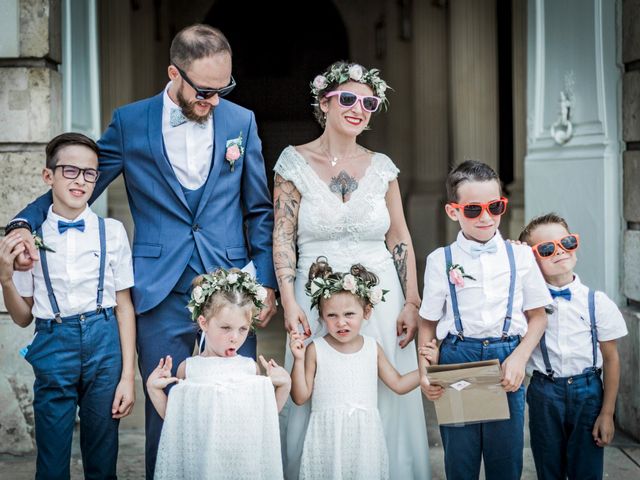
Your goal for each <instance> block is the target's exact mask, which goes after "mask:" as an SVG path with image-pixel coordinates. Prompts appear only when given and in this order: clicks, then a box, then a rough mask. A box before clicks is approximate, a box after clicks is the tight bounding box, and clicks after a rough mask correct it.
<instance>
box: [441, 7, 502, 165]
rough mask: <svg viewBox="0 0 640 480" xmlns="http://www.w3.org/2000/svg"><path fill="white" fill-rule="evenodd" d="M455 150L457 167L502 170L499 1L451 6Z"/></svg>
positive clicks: (452, 113)
mask: <svg viewBox="0 0 640 480" xmlns="http://www.w3.org/2000/svg"><path fill="white" fill-rule="evenodd" d="M449 10H450V12H449V42H450V44H449V45H450V49H451V50H450V55H449V65H450V70H451V137H452V142H451V150H452V159H453V163H454V164H458V163H461V162H463V161H464V160H469V159H475V160H480V161H482V162H485V163H487V164H489V165H491V166H492V167H493V168H494V169H496V170H497V167H498V49H497V19H496V0H484V1H482V2H478V1H477V0H451V1H450V2H449Z"/></svg>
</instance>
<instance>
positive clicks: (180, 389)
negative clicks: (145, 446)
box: [154, 356, 282, 480]
mask: <svg viewBox="0 0 640 480" xmlns="http://www.w3.org/2000/svg"><path fill="white" fill-rule="evenodd" d="M185 376H186V379H185V380H183V381H181V382H179V383H178V384H177V385H176V386H174V387H173V388H172V389H171V391H170V393H169V400H168V403H167V412H166V415H165V419H164V425H163V427H162V435H161V436H160V444H159V446H158V459H157V462H156V469H155V477H154V478H155V479H156V480H158V479H162V480H164V479H185V480H190V479H193V480H196V479H198V480H200V479H216V480H217V479H220V480H223V479H224V480H236V479H247V480H248V479H252V480H253V479H264V480H271V479H278V478H282V459H281V456H280V441H279V440H280V438H279V429H278V408H277V406H276V400H275V395H274V390H273V385H272V384H271V380H269V378H268V377H264V376H261V375H256V363H255V362H254V361H253V360H252V359H250V358H246V357H242V356H236V357H230V358H223V357H200V356H197V357H191V358H188V359H187V368H186V374H185Z"/></svg>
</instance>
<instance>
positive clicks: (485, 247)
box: [470, 242, 498, 258]
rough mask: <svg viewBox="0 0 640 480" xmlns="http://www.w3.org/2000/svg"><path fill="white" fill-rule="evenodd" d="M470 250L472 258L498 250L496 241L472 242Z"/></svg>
mask: <svg viewBox="0 0 640 480" xmlns="http://www.w3.org/2000/svg"><path fill="white" fill-rule="evenodd" d="M470 250H471V252H470V253H471V256H472V257H473V258H478V257H479V256H480V255H482V254H483V253H496V252H497V251H498V246H497V245H496V242H487V243H472V244H471V249H470Z"/></svg>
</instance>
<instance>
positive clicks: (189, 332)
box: [136, 290, 256, 479]
mask: <svg viewBox="0 0 640 480" xmlns="http://www.w3.org/2000/svg"><path fill="white" fill-rule="evenodd" d="M189 298H190V292H189V291H186V292H179V291H175V290H174V291H172V292H171V293H170V294H169V296H168V297H167V298H165V299H164V300H163V301H162V302H161V303H160V304H159V305H158V306H156V307H154V308H152V309H151V310H149V311H147V312H144V313H141V314H138V316H137V317H136V324H137V329H138V336H137V339H138V364H139V367H140V373H141V375H142V380H143V385H144V392H145V397H146V399H145V464H146V465H145V466H146V477H147V478H148V479H153V472H154V469H155V464H156V456H157V453H158V443H159V442H160V433H161V432H162V418H160V415H158V412H156V409H155V408H154V406H153V404H152V403H151V400H149V396H148V395H147V386H146V385H147V378H148V377H149V375H150V374H151V372H152V371H153V370H154V369H155V368H156V367H157V366H158V362H159V361H160V359H161V358H164V357H165V356H166V355H171V357H172V358H173V374H174V375H175V374H176V370H177V368H178V366H179V365H180V364H181V363H182V361H183V360H185V359H186V358H187V357H190V356H192V355H193V351H194V346H195V341H196V333H197V330H198V326H197V324H196V323H195V322H194V321H193V320H191V316H190V314H189V311H188V310H187V308H186V307H187V303H189ZM238 354H239V355H244V356H247V357H253V358H254V359H255V356H256V337H255V335H253V334H251V335H250V336H249V337H248V338H247V341H246V342H245V343H244V344H243V345H242V347H241V348H240V349H239V350H238ZM169 388H170V387H169ZM167 391H168V390H167Z"/></svg>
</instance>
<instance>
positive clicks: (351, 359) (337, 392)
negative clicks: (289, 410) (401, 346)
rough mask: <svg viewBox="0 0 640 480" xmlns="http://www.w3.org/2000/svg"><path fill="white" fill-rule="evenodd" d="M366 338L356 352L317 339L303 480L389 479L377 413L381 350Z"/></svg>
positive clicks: (383, 440)
mask: <svg viewBox="0 0 640 480" xmlns="http://www.w3.org/2000/svg"><path fill="white" fill-rule="evenodd" d="M363 337H364V344H363V346H362V348H361V349H360V350H359V351H358V352H355V353H348V354H347V353H340V352H338V351H337V350H335V349H334V348H333V347H332V346H331V345H329V344H328V343H327V342H326V340H325V339H324V338H316V339H315V340H314V341H313V343H314V344H315V346H316V354H317V355H316V357H317V360H316V364H317V367H316V376H315V380H314V384H313V396H312V407H311V417H310V418H309V427H308V428H307V435H306V437H305V440H304V449H303V452H302V461H301V465H300V479H302V480H325V479H333V480H377V479H388V478H389V461H388V456H387V446H386V443H385V439H384V431H383V429H382V421H381V420H380V414H379V413H378V362H377V355H378V348H377V344H376V341H375V339H374V338H372V337H367V336H363Z"/></svg>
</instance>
